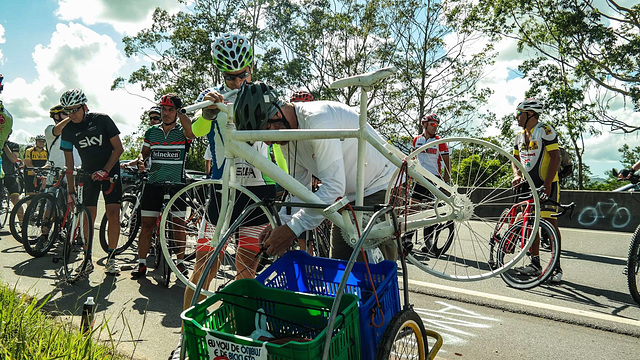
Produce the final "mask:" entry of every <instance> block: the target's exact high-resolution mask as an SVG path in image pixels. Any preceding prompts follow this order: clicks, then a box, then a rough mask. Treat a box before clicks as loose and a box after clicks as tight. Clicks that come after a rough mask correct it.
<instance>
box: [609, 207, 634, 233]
mask: <svg viewBox="0 0 640 360" xmlns="http://www.w3.org/2000/svg"><path fill="white" fill-rule="evenodd" d="M630 221H631V212H629V209H627V208H619V209H618V210H616V213H615V214H613V219H611V225H612V226H613V227H614V228H616V229H621V228H623V227H625V226H627V225H629V222H630Z"/></svg>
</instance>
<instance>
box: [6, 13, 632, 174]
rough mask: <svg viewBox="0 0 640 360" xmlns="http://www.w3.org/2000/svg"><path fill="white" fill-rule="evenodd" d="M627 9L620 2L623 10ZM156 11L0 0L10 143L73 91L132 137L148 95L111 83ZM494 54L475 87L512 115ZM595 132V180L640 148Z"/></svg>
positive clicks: (504, 74) (515, 81)
mask: <svg viewBox="0 0 640 360" xmlns="http://www.w3.org/2000/svg"><path fill="white" fill-rule="evenodd" d="M633 3H635V1H632V0H621V4H622V5H631V4H633ZM157 6H159V7H162V8H164V9H167V10H168V11H170V12H175V11H178V10H179V9H181V8H182V7H183V5H181V4H178V3H177V1H176V0H0V14H2V15H3V16H2V17H0V73H2V74H3V75H4V77H5V79H4V84H5V90H4V91H3V93H2V95H1V96H2V100H3V102H4V103H5V105H6V106H7V108H8V109H9V110H10V111H11V113H12V114H13V115H14V118H15V119H16V120H15V124H14V133H13V135H12V140H14V141H18V142H21V143H26V141H27V139H29V138H31V137H33V136H35V135H36V134H39V133H42V132H43V130H44V128H45V127H46V126H47V125H49V124H50V123H51V119H49V117H48V109H49V108H50V107H51V106H53V105H56V104H57V103H58V99H59V97H60V94H62V93H63V92H64V91H65V90H67V89H69V88H74V87H78V88H82V89H83V90H84V91H85V93H86V94H87V97H88V100H89V102H88V105H89V108H90V110H91V111H96V112H103V113H107V114H109V115H110V116H111V117H112V118H113V119H114V121H115V122H116V124H117V125H118V127H119V128H120V130H121V132H122V134H123V135H126V134H130V133H132V132H133V131H135V129H136V127H137V124H138V122H139V118H140V115H141V114H142V113H143V112H144V111H145V110H146V109H148V108H149V107H150V106H151V105H152V99H153V94H151V93H149V92H144V91H142V90H141V89H140V88H139V87H137V86H133V85H127V91H124V90H117V91H111V90H110V87H111V84H112V83H113V80H114V79H115V78H116V77H119V76H122V77H125V78H126V77H128V76H129V75H130V74H131V72H132V71H133V70H135V69H138V68H139V67H140V66H141V65H143V64H146V61H147V59H144V58H126V57H125V56H124V52H123V44H122V41H121V40H122V37H123V36H125V35H135V34H136V33H137V31H139V30H141V29H143V28H146V27H148V26H150V25H151V14H152V12H153V10H154V9H155V7H157ZM497 49H498V50H499V51H500V56H499V57H498V60H497V62H496V64H495V65H494V66H492V67H491V68H488V69H487V70H486V72H485V74H486V75H485V78H484V79H483V80H482V81H481V83H480V86H488V87H490V88H491V89H492V90H493V91H494V94H493V96H492V97H491V98H490V100H489V104H488V105H487V108H488V109H490V110H492V111H493V112H495V113H496V114H497V116H498V117H501V116H503V115H505V114H511V113H513V109H514V108H515V106H516V104H517V103H518V102H519V101H521V100H522V98H523V97H524V92H525V90H526V89H527V87H528V83H527V81H526V80H524V79H522V78H520V77H518V75H517V73H515V72H514V71H513V69H517V67H518V65H519V63H520V62H521V61H522V60H523V58H524V57H525V56H526V55H525V54H521V53H518V52H517V51H516V46H515V44H514V43H513V41H510V40H508V39H505V40H504V41H503V42H501V43H500V44H498V46H497ZM612 112H613V113H614V114H616V115H618V116H620V118H624V119H627V121H630V122H633V123H635V124H638V125H640V114H638V113H634V112H632V111H631V110H630V109H629V108H628V104H625V103H624V102H623V100H622V99H618V100H615V101H614V102H613V111H612ZM602 130H603V135H601V136H598V137H591V138H588V139H587V141H586V143H585V146H586V149H587V150H586V154H585V159H586V163H587V164H588V165H590V166H591V168H592V170H593V172H594V173H595V174H603V173H604V171H605V170H608V169H610V168H611V167H619V166H620V164H619V163H618V162H617V159H618V152H617V149H618V148H619V147H620V146H622V144H624V143H627V144H629V145H630V146H637V145H639V141H638V140H639V139H638V135H627V136H622V135H612V134H609V133H608V132H607V129H602ZM488 132H490V131H488Z"/></svg>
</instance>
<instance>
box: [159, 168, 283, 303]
mask: <svg viewBox="0 0 640 360" xmlns="http://www.w3.org/2000/svg"><path fill="white" fill-rule="evenodd" d="M221 186H222V182H221V181H219V180H202V181H198V182H195V183H192V184H190V185H188V186H186V187H184V188H183V189H181V190H180V191H178V192H177V193H176V194H175V195H174V196H173V197H172V198H171V200H169V203H168V204H167V206H166V207H165V209H164V211H163V213H162V219H161V221H160V229H161V231H160V245H161V246H162V253H163V255H164V257H165V259H170V261H167V264H168V265H169V267H170V268H171V271H173V273H174V274H175V275H176V277H177V278H178V279H179V280H180V281H181V282H182V283H184V284H185V285H187V286H189V287H190V288H192V289H195V288H196V285H197V281H198V280H199V276H198V277H197V278H195V280H193V281H194V282H195V283H194V282H192V281H191V280H190V278H188V277H187V276H191V275H192V274H193V273H194V271H196V272H197V273H201V272H203V271H204V270H203V268H204V266H205V265H206V263H207V260H208V259H209V257H210V256H211V255H212V253H213V251H211V252H201V254H202V258H201V259H198V261H196V260H197V259H196V252H195V250H196V244H197V241H198V238H203V239H207V240H206V243H207V244H211V237H212V235H213V233H214V231H215V230H214V226H215V224H217V218H215V219H214V218H212V216H213V215H211V214H216V213H218V212H219V210H220V208H221V207H222V204H221V203H220V199H219V196H212V194H213V190H214V188H216V187H217V188H218V189H219V188H221ZM229 187H230V190H233V191H232V193H233V194H232V195H233V196H230V199H229V204H228V205H230V206H231V205H234V206H241V205H238V199H239V198H240V196H241V195H244V196H246V197H248V198H249V199H251V201H252V202H257V201H259V199H258V198H257V197H256V196H255V195H254V194H253V193H251V192H250V191H249V190H247V189H245V188H243V187H241V186H237V185H230V186H229ZM217 193H218V194H219V193H220V191H219V190H218V192H217ZM180 198H182V199H183V200H184V201H186V202H187V204H188V206H187V213H186V214H185V217H184V219H185V225H181V224H178V223H176V221H175V220H172V219H171V216H169V214H171V213H179V211H178V208H177V204H176V201H177V200H178V199H180ZM232 200H233V201H232ZM232 207H233V206H231V208H232ZM231 208H230V209H229V211H228V212H227V217H226V221H225V222H224V226H225V228H229V226H230V224H231V223H232V222H231V213H232V211H231ZM244 208H246V204H243V205H242V209H244ZM261 216H266V219H267V221H268V223H269V224H271V226H272V227H275V221H274V220H273V216H272V215H271V214H270V213H269V211H268V210H267V209H266V208H265V207H258V208H257V209H256V210H254V212H252V213H251V215H250V216H249V217H247V218H245V219H244V221H242V222H241V223H239V224H238V226H237V227H236V228H234V229H230V230H229V231H230V233H231V234H233V236H232V237H231V238H230V239H229V240H228V241H227V243H226V247H225V248H224V250H223V251H221V252H220V254H219V256H218V260H217V261H216V262H215V264H214V266H213V267H212V269H211V271H210V272H209V274H208V275H209V276H210V277H211V279H212V280H211V283H210V285H209V289H210V291H209V290H208V289H203V290H202V293H203V294H205V295H210V294H212V293H213V291H217V290H218V289H220V288H222V287H224V286H225V285H226V284H228V283H229V282H231V281H233V280H234V279H236V278H241V277H253V276H255V275H254V274H253V270H252V269H253V268H254V266H255V268H257V265H258V262H259V259H260V257H259V256H256V253H255V252H251V251H248V250H246V249H244V248H238V243H237V240H238V236H237V235H238V234H239V231H240V230H239V228H245V227H246V225H247V224H250V223H251V222H252V221H253V222H255V221H256V219H257V218H259V217H261ZM181 228H184V229H185V234H186V239H185V240H180V239H176V237H177V236H175V234H177V233H178V231H177V230H178V229H181ZM247 229H251V230H252V231H253V230H255V231H258V229H257V228H247ZM168 230H169V231H168ZM168 235H172V236H171V238H169V237H168ZM255 236H256V237H257V233H256V234H255ZM216 240H217V239H216ZM214 243H215V244H217V241H214ZM181 245H182V246H181ZM182 249H184V250H182ZM181 252H184V259H183V264H184V265H185V267H186V269H187V271H188V273H187V275H185V274H183V273H181V272H180V271H179V270H178V268H177V266H176V263H177V261H178V254H180V253H181ZM237 255H238V256H237ZM236 259H237V261H236ZM243 259H245V260H248V261H243ZM250 262H251V263H250ZM196 264H198V265H197V266H198V268H195V266H196ZM239 269H240V270H239Z"/></svg>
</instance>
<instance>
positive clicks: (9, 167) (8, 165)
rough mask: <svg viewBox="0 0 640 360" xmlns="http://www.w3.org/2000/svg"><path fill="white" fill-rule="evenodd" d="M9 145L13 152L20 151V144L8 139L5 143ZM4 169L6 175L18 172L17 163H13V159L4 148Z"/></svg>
mask: <svg viewBox="0 0 640 360" xmlns="http://www.w3.org/2000/svg"><path fill="white" fill-rule="evenodd" d="M5 145H7V146H8V147H9V150H11V152H12V153H19V152H20V145H18V144H16V143H14V142H13V141H7V142H6V143H5ZM2 171H4V174H5V176H13V175H15V174H16V172H17V169H16V164H14V163H12V162H11V160H9V158H8V157H7V154H6V153H5V152H4V148H3V149H2Z"/></svg>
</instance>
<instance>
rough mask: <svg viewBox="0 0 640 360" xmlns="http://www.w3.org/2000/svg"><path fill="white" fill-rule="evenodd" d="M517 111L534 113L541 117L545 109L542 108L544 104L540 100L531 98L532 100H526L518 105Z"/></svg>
mask: <svg viewBox="0 0 640 360" xmlns="http://www.w3.org/2000/svg"><path fill="white" fill-rule="evenodd" d="M516 110H522V111H533V112H534V113H536V114H538V115H540V114H542V111H543V110H544V109H543V106H542V102H541V101H540V100H538V99H535V98H531V99H525V100H524V101H523V102H521V103H520V104H518V106H517V107H516Z"/></svg>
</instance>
